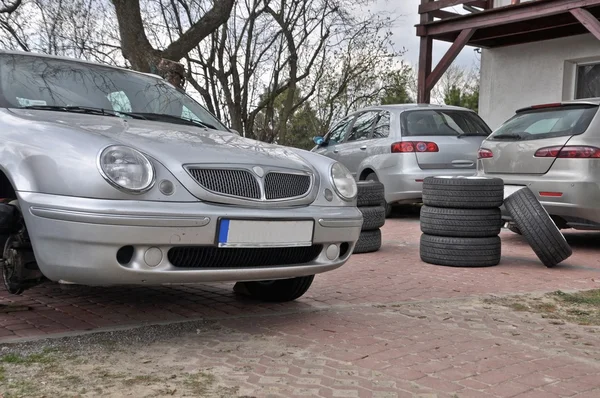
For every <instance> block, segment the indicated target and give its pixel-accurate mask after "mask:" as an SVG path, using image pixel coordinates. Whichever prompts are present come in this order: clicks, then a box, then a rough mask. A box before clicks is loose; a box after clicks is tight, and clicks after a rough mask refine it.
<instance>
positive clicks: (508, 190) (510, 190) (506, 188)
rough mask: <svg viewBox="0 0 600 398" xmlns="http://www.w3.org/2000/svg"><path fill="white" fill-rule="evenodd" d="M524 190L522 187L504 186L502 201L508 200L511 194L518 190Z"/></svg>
mask: <svg viewBox="0 0 600 398" xmlns="http://www.w3.org/2000/svg"><path fill="white" fill-rule="evenodd" d="M523 188H525V187H524V186H522V185H505V186H504V199H506V198H508V197H509V196H510V195H512V194H513V193H515V192H517V191H518V190H520V189H523Z"/></svg>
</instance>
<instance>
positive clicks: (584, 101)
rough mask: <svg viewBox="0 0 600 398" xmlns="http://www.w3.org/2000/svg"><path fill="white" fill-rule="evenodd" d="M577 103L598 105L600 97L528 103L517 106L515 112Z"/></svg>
mask: <svg viewBox="0 0 600 398" xmlns="http://www.w3.org/2000/svg"><path fill="white" fill-rule="evenodd" d="M578 104H581V105H595V106H600V97H595V98H584V99H575V100H569V101H559V102H551V103H547V104H534V105H529V106H526V107H523V108H519V109H517V110H516V111H515V113H521V112H525V111H531V110H536V109H547V108H558V107H560V106H564V105H578Z"/></svg>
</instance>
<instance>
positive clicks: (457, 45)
mask: <svg viewBox="0 0 600 398" xmlns="http://www.w3.org/2000/svg"><path fill="white" fill-rule="evenodd" d="M473 33H475V29H465V30H463V31H462V32H460V34H459V35H458V37H457V38H456V40H454V43H452V45H451V46H450V48H449V49H448V51H446V54H444V56H443V57H442V59H441V60H440V62H439V63H438V64H437V66H436V67H435V69H434V70H433V72H431V74H430V75H429V76H428V77H427V80H426V83H425V88H426V90H431V89H432V88H433V86H435V84H436V83H437V82H438V81H439V80H440V79H441V77H442V76H443V75H444V73H446V71H447V70H448V67H449V66H450V65H451V64H452V62H453V61H454V60H455V59H456V57H457V56H458V54H459V53H460V52H461V51H462V49H463V48H465V45H466V44H467V43H468V42H469V40H470V39H471V37H472V36H473Z"/></svg>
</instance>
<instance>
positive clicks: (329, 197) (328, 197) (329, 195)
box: [325, 189, 333, 202]
mask: <svg viewBox="0 0 600 398" xmlns="http://www.w3.org/2000/svg"><path fill="white" fill-rule="evenodd" d="M325 200H327V201H328V202H331V201H332V200H333V192H331V190H329V189H325Z"/></svg>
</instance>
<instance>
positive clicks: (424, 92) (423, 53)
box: [417, 0, 433, 104]
mask: <svg viewBox="0 0 600 398" xmlns="http://www.w3.org/2000/svg"><path fill="white" fill-rule="evenodd" d="M430 1H431V0H421V6H424V5H427V4H428V3H429V2H430ZM431 21H433V16H432V15H431V14H421V23H428V22H431ZM432 58H433V38H432V37H430V36H429V37H421V43H420V46H419V72H418V83H417V103H419V104H429V103H430V102H431V90H428V89H427V78H428V77H429V74H430V73H431V63H432Z"/></svg>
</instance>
